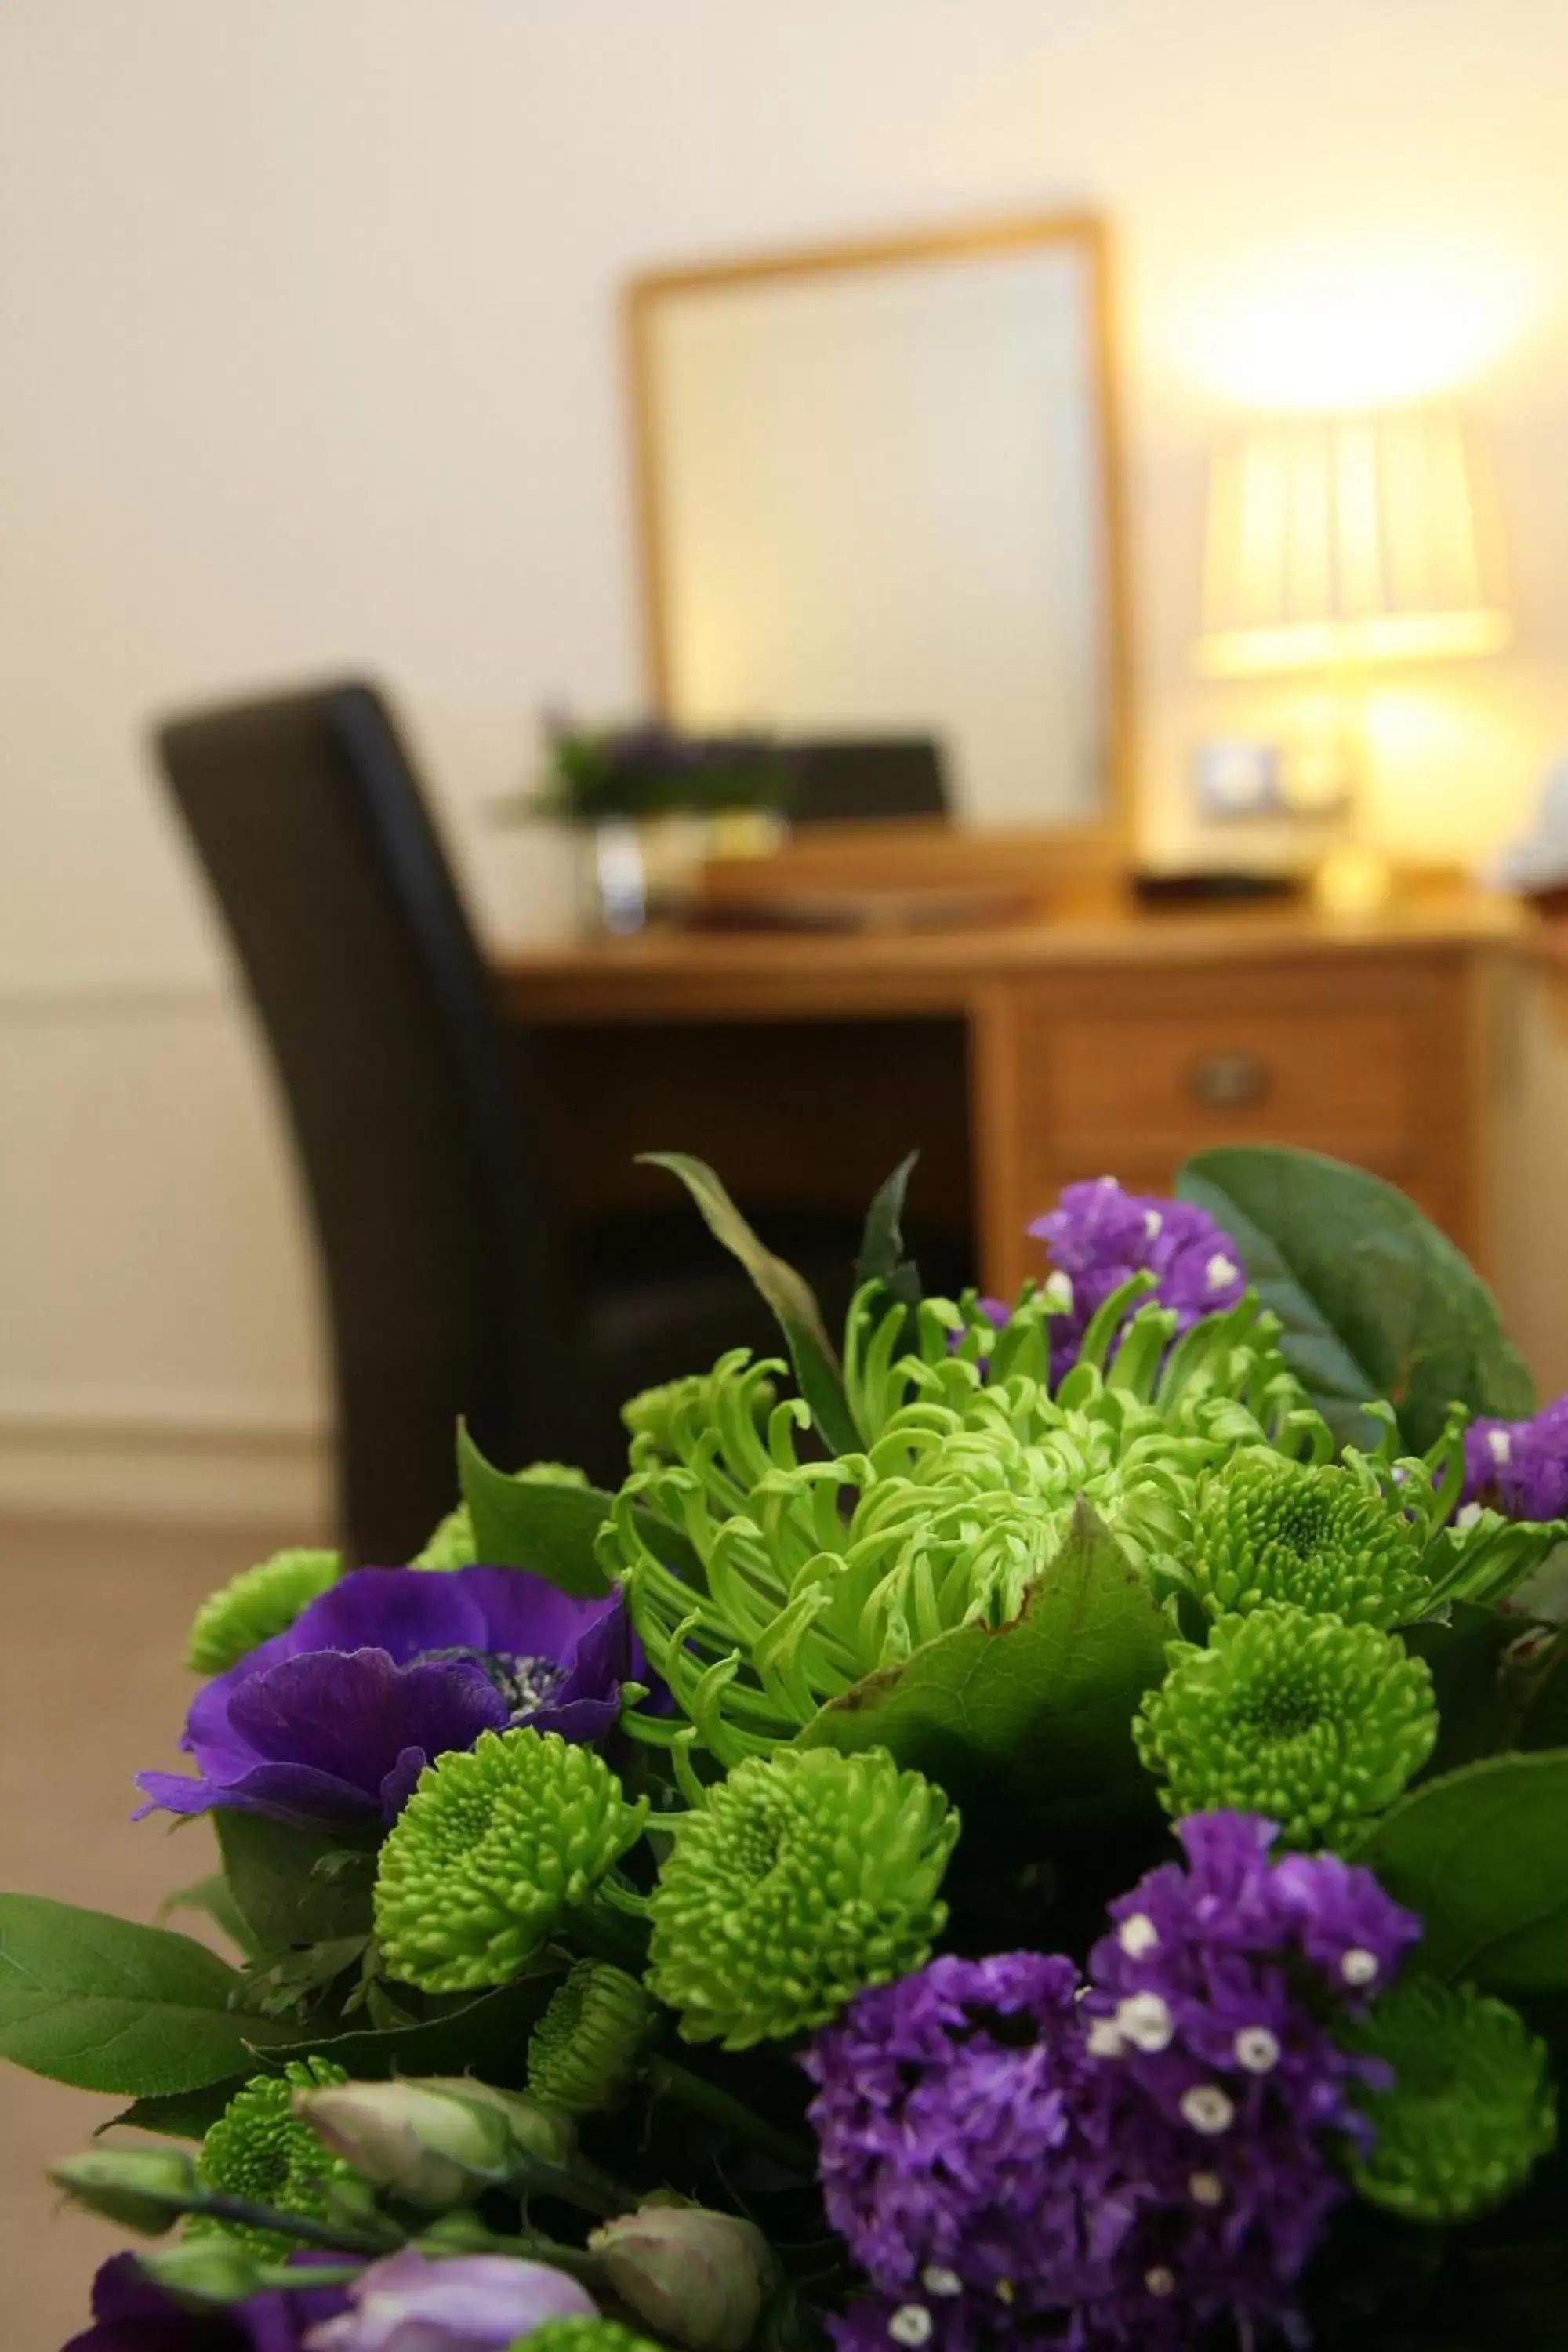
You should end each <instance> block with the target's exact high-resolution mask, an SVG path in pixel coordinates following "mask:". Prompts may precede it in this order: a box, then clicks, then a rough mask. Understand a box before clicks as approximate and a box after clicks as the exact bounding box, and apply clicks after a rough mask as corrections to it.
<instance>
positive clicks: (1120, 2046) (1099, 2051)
mask: <svg viewBox="0 0 1568 2352" xmlns="http://www.w3.org/2000/svg"><path fill="white" fill-rule="evenodd" d="M1087 2047H1088V2050H1089V2056H1090V2057H1091V2058H1124V2057H1125V2056H1126V2054H1127V2044H1126V2042H1124V2041H1123V2040H1122V2038H1121V2029H1120V2027H1119V2026H1118V2025H1117V2022H1116V2020H1115V2019H1114V2018H1113V2017H1097V2018H1096V2019H1095V2021H1094V2022H1093V2024H1092V2025H1091V2026H1090V2027H1089V2042H1088V2044H1087Z"/></svg>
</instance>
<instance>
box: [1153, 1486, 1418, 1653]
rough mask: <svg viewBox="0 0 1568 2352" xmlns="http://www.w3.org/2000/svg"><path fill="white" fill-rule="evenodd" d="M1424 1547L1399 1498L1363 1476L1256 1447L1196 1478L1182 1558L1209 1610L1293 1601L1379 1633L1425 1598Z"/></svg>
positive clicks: (1242, 1610) (1218, 1612)
mask: <svg viewBox="0 0 1568 2352" xmlns="http://www.w3.org/2000/svg"><path fill="white" fill-rule="evenodd" d="M1421 1551H1422V1540H1421V1538H1420V1536H1419V1535H1418V1534H1417V1532H1416V1530H1415V1527H1414V1526H1413V1525H1412V1524H1411V1522H1410V1519H1409V1518H1408V1517H1406V1515H1405V1512H1404V1511H1403V1510H1402V1509H1401V1507H1400V1506H1399V1504H1398V1503H1397V1501H1393V1500H1390V1499H1388V1498H1387V1497H1385V1496H1384V1494H1383V1492H1382V1491H1381V1490H1380V1488H1379V1487H1378V1486H1376V1485H1375V1484H1373V1482H1372V1481H1371V1480H1370V1479H1366V1480H1363V1479H1362V1478H1358V1477H1357V1476H1356V1475H1355V1474H1354V1473H1353V1472H1352V1471H1351V1470H1349V1469H1346V1468H1342V1467H1339V1466H1336V1465H1331V1464H1326V1463H1325V1464H1321V1465H1319V1464H1307V1463H1300V1462H1287V1461H1286V1460H1284V1459H1283V1458H1282V1456H1280V1455H1279V1454H1265V1453H1263V1452H1261V1451H1258V1452H1256V1453H1247V1454H1237V1455H1236V1456H1235V1457H1234V1458H1233V1459H1232V1460H1231V1461H1229V1462H1226V1463H1225V1464H1223V1465H1222V1466H1221V1467H1220V1468H1219V1469H1218V1470H1216V1471H1214V1472H1212V1473H1211V1474H1210V1475H1208V1476H1207V1477H1206V1478H1205V1479H1204V1480H1203V1482H1202V1484H1201V1485H1200V1486H1199V1489H1198V1497H1197V1508H1196V1511H1195V1513H1194V1519H1193V1527H1192V1534H1191V1538H1190V1548H1189V1549H1188V1550H1187V1552H1186V1568H1187V1575H1188V1579H1189V1580H1190V1582H1191V1584H1192V1587H1193V1590H1194V1591H1195V1592H1196V1594H1197V1596H1198V1598H1199V1600H1200V1601H1202V1602H1203V1604H1204V1607H1205V1609H1206V1610H1207V1611H1208V1612H1209V1614H1210V1616H1211V1617H1224V1616H1241V1615H1245V1614H1246V1612H1247V1611H1248V1610H1252V1609H1256V1608H1257V1607H1258V1603H1259V1602H1260V1601H1294V1602H1295V1604H1296V1606H1297V1607H1298V1608H1300V1609H1307V1610H1310V1611H1312V1612H1314V1613H1316V1614H1320V1615H1321V1614H1324V1613H1331V1614H1333V1615H1334V1616H1336V1617H1342V1618H1343V1619H1344V1620H1345V1622H1346V1623H1347V1624H1357V1625H1375V1626H1376V1627H1377V1628H1378V1629H1379V1631H1380V1632H1382V1633H1388V1632H1390V1631H1391V1630H1392V1629H1393V1628H1394V1626H1395V1625H1405V1624H1408V1623H1409V1622H1410V1621H1411V1619H1412V1618H1414V1617H1417V1616H1419V1615H1420V1613H1421V1611H1422V1609H1423V1607H1424V1605H1425V1603H1426V1599H1427V1595H1428V1592H1429V1591H1430V1587H1429V1585H1428V1583H1427V1580H1426V1577H1425V1576H1424V1575H1423V1574H1422V1572H1421Z"/></svg>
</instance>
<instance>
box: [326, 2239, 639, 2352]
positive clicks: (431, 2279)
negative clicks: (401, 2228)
mask: <svg viewBox="0 0 1568 2352" xmlns="http://www.w3.org/2000/svg"><path fill="white" fill-rule="evenodd" d="M348 2292H349V2302H350V2305H351V2308H350V2309H349V2310H347V2311H346V2312H344V2313H343V2314H342V2316H341V2317H340V2318H337V2319H329V2320H327V2321H326V2322H325V2323H324V2325H322V2326H319V2327H316V2328H313V2329H312V2330H311V2332H310V2347H311V2352H416V2347H418V2348H419V2352H500V2347H501V2346H503V2345H508V2344H510V2343H512V2342H513V2341H514V2340H515V2339H517V2338H518V2337H520V2336H521V2337H522V2338H524V2339H526V2338H527V2337H528V2336H531V2334H532V2332H533V2330H534V2329H535V2328H536V2327H538V2326H541V2325H542V2323H543V2322H546V2321H549V2320H552V2319H560V2318H582V2319H591V2318H593V2316H594V2304H593V2301H592V2298H591V2297H590V2296H589V2294H587V2292H586V2290H585V2289H584V2288H583V2287H581V2286H579V2285H578V2284H577V2281H576V2280H575V2279H574V2278H568V2276H567V2275H566V2273H565V2272H564V2271H558V2270H554V2269H552V2268H551V2267H550V2266H549V2265H548V2264H546V2263H531V2262H514V2261H513V2260H512V2259H511V2258H510V2256H507V2255H501V2254H469V2255H463V2256H459V2257H458V2259H457V2260H456V2261H453V2262H434V2263H433V2262H429V2261H427V2260H426V2256H425V2255H424V2254H422V2253H421V2252H420V2251H419V2249H418V2247H417V2246H405V2247H403V2248H402V2249H401V2250H400V2252H397V2253H395V2254H391V2255H389V2256H388V2257H387V2259H386V2260H385V2261H384V2262H380V2263H372V2265H371V2267H370V2268H369V2270H366V2271H362V2272H361V2273H360V2275H359V2277H358V2278H357V2279H355V2280H353V2283H352V2284H351V2285H350V2287H349V2291H348Z"/></svg>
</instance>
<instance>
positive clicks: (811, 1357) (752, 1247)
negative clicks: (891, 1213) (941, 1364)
mask: <svg viewBox="0 0 1568 2352" xmlns="http://www.w3.org/2000/svg"><path fill="white" fill-rule="evenodd" d="M638 1157H639V1159H640V1160H643V1161H644V1162H645V1164H646V1165H647V1166H648V1167H650V1168H667V1169H668V1171H669V1172H670V1174H671V1175H672V1176H679V1179H680V1181H681V1182H682V1183H683V1184H684V1185H685V1187H686V1189H687V1191H688V1192H689V1193H690V1195H691V1197H692V1199H693V1200H694V1201H695V1202H696V1203H697V1206H698V1207H699V1209H700V1211H701V1213H702V1216H703V1221H704V1223H706V1224H707V1227H708V1230H709V1232H710V1234H713V1235H714V1237H715V1239H717V1240H719V1241H721V1242H722V1243H723V1244H724V1247H725V1248H726V1249H727V1250H728V1251H729V1252H730V1253H731V1255H732V1256H734V1257H737V1258H739V1260H740V1262H741V1264H742V1265H743V1266H744V1267H745V1269H746V1272H747V1273H748V1274H749V1275H750V1276H751V1277H752V1281H753V1282H754V1283H755V1284H756V1286H757V1288H758V1289H759V1290H760V1291H761V1292H762V1295H763V1297H764V1298H765V1299H766V1300H767V1303H768V1305H769V1306H770V1307H772V1308H773V1313H774V1314H775V1315H776V1316H777V1317H778V1319H779V1326H780V1328H781V1329H782V1330H783V1332H784V1339H785V1340H786V1341H787V1342H788V1345H789V1352H790V1359H791V1361H792V1362H793V1363H794V1365H795V1379H796V1380H797V1381H798V1382H799V1383H800V1392H801V1395H802V1396H803V1397H804V1398H805V1402H806V1403H807V1405H808V1406H809V1407H810V1409H811V1417H812V1419H813V1421H814V1422H815V1423H816V1426H817V1429H818V1431H819V1432H820V1433H821V1435H822V1438H823V1441H824V1443H825V1444H826V1445H827V1446H828V1448H829V1450H830V1451H831V1452H832V1453H834V1454H853V1453H855V1452H856V1451H857V1449H858V1446H859V1444H860V1434H859V1432H858V1430H857V1428H856V1426H855V1417H854V1415H853V1414H852V1413H851V1412H850V1410H849V1406H848V1403H847V1400H846V1398H845V1394H844V1382H843V1380H842V1378H841V1376H840V1373H839V1370H838V1359H837V1356H836V1355H835V1353H834V1350H833V1342H832V1340H831V1339H829V1338H828V1336H827V1329H826V1325H825V1324H824V1322H823V1320H822V1309H821V1308H820V1307H818V1305H817V1303H816V1296H815V1294H814V1293H813V1291H812V1288H811V1286H810V1285H809V1283H807V1282H805V1280H804V1279H803V1278H802V1276H800V1275H798V1274H797V1273H796V1272H795V1268H794V1266H793V1265H785V1264H784V1259H783V1258H782V1257H774V1255H773V1252H772V1251H771V1250H768V1249H764V1248H763V1244H762V1243H761V1242H760V1241H759V1240H758V1239H757V1236H756V1234H754V1233H753V1232H752V1228H751V1227H750V1225H749V1224H748V1223H746V1220H745V1219H744V1217H743V1216H742V1214H741V1212H740V1211H739V1209H737V1207H736V1206H735V1203H734V1202H733V1201H731V1198H730V1195H729V1194H728V1192H726V1191H725V1190H724V1187H723V1185H722V1184H721V1182H720V1181H719V1179H718V1177H717V1176H715V1174H714V1173H713V1171H712V1170H711V1168H710V1167H709V1166H708V1164H707V1162H706V1161H705V1160H693V1159H692V1158H691V1157H690V1156H689V1154H688V1153H687V1152H684V1151H644V1152H640V1153H639V1154H638Z"/></svg>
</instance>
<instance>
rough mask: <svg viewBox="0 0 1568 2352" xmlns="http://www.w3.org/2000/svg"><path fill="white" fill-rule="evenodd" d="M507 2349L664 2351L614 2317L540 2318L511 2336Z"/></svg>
mask: <svg viewBox="0 0 1568 2352" xmlns="http://www.w3.org/2000/svg"><path fill="white" fill-rule="evenodd" d="M507 2352H664V2347H663V2346H662V2345H658V2344H656V2343H655V2342H654V2340H653V2338H652V2336H639V2335H638V2334H637V2329H636V2328H635V2327H627V2326H624V2325H623V2324H622V2322H621V2321H620V2320H618V2319H589V2318H586V2317H584V2318H582V2319H542V2320H541V2321H540V2323H539V2326H537V2327H531V2328H530V2329H529V2331H528V2334H527V2335H526V2336H516V2337H514V2338H513V2340H512V2342H511V2343H510V2345H509V2346H508V2347H507Z"/></svg>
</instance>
